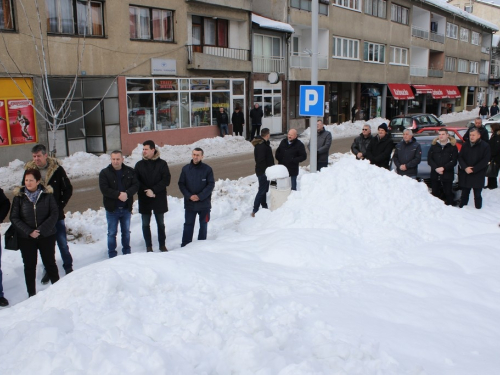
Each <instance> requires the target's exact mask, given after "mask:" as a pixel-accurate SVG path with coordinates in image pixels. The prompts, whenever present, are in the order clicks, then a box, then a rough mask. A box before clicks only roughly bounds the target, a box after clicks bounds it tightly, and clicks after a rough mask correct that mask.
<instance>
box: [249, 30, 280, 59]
mask: <svg viewBox="0 0 500 375" xmlns="http://www.w3.org/2000/svg"><path fill="white" fill-rule="evenodd" d="M253 45H254V50H253V54H254V55H255V56H258V57H265V58H277V59H279V58H281V57H283V56H282V54H281V52H282V51H281V38H278V37H273V36H267V35H258V34H255V35H254V36H253Z"/></svg>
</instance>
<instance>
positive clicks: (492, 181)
mask: <svg viewBox="0 0 500 375" xmlns="http://www.w3.org/2000/svg"><path fill="white" fill-rule="evenodd" d="M497 187H498V177H488V189H496V188H497Z"/></svg>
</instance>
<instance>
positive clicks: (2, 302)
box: [0, 297, 9, 307]
mask: <svg viewBox="0 0 500 375" xmlns="http://www.w3.org/2000/svg"><path fill="white" fill-rule="evenodd" d="M6 306H9V301H7V298H5V297H0V307H6Z"/></svg>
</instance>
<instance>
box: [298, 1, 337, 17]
mask: <svg viewBox="0 0 500 375" xmlns="http://www.w3.org/2000/svg"><path fill="white" fill-rule="evenodd" d="M306 4H307V5H306ZM290 7H292V8H295V9H300V10H305V11H307V12H310V11H311V8H312V2H311V0H291V1H290ZM318 14H322V15H325V16H328V4H323V3H321V2H320V3H319V4H318Z"/></svg>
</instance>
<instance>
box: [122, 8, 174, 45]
mask: <svg viewBox="0 0 500 375" xmlns="http://www.w3.org/2000/svg"><path fill="white" fill-rule="evenodd" d="M129 18H130V39H138V40H154V41H159V42H173V41H174V12H173V11H172V10H167V9H155V8H145V7H138V6H130V7H129Z"/></svg>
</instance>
